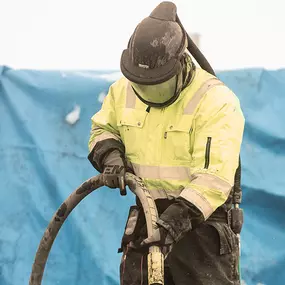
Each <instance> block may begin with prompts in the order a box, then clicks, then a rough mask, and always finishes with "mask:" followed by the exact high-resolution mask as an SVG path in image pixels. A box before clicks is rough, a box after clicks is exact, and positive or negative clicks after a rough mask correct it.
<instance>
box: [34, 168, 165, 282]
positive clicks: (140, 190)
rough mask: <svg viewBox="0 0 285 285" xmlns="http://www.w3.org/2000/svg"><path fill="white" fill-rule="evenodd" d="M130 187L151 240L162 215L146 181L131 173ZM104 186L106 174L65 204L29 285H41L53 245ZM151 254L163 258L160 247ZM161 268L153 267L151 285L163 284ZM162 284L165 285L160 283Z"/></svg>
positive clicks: (54, 219)
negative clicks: (72, 216) (71, 217)
mask: <svg viewBox="0 0 285 285" xmlns="http://www.w3.org/2000/svg"><path fill="white" fill-rule="evenodd" d="M125 181H126V184H127V185H128V186H129V188H130V190H131V191H132V192H133V193H134V194H135V195H136V196H137V197H138V198H139V200H140V202H141V204H142V207H143V210H144V213H145V218H146V224H147V232H148V236H151V235H152V233H153V230H154V226H156V221H157V220H158V213H157V209H156V206H155V203H154V200H153V199H152V196H151V195H150V192H149V190H148V189H147V188H146V187H145V186H144V183H143V182H142V180H141V179H140V178H138V177H136V176H135V175H133V174H131V173H126V177H125ZM101 186H103V180H102V174H100V175H98V176H94V177H92V178H90V179H88V180H87V181H85V182H84V183H82V184H81V185H80V186H79V187H78V188H77V189H76V190H75V191H74V192H73V193H72V194H71V195H70V196H69V197H68V198H67V199H66V200H65V201H64V203H62V204H61V206H60V208H59V209H58V210H57V212H56V213H55V214H54V216H53V217H52V219H51V221H50V223H49V225H48V227H47V229H46V231H45V233H44V235H43V237H42V239H41V241H40V244H39V247H38V250H37V253H36V256H35V260H34V263H33V267H32V272H31V276H30V281H29V285H41V282H42V278H43V274H44V270H45V266H46V262H47V259H48V256H49V253H50V250H51V247H52V245H53V242H54V240H55V238H56V236H57V234H58V232H59V230H60V228H61V226H62V225H63V223H64V221H65V220H66V218H67V217H68V215H69V214H70V213H71V211H72V210H73V209H74V208H75V207H76V206H77V205H78V203H79V202H80V201H81V200H82V199H84V198H85V197H86V196H87V195H89V194H90V193H92V192H93V191H94V190H96V189H98V188H99V187H101ZM149 252H150V253H151V254H162V253H161V250H160V248H159V247H157V246H150V247H149ZM160 263H161V264H160V266H157V265H158V264H157V260H156V264H152V263H150V264H149V268H150V269H151V270H150V271H151V272H152V275H151V276H149V279H150V280H151V281H153V282H151V283H149V284H153V285H154V284H163V264H162V260H161V262H160ZM160 281H161V282H160Z"/></svg>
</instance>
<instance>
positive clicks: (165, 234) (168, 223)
mask: <svg viewBox="0 0 285 285" xmlns="http://www.w3.org/2000/svg"><path fill="white" fill-rule="evenodd" d="M201 215H202V214H201V212H200V211H199V210H198V209H196V207H195V206H194V205H192V204H191V203H189V202H188V201H186V200H185V199H183V198H181V197H179V198H177V199H176V200H175V202H174V203H173V204H171V205H170V206H169V207H168V208H167V209H166V210H165V211H164V212H163V213H162V214H161V216H160V217H159V220H158V221H157V225H158V227H157V229H155V231H154V233H153V235H152V236H151V237H149V238H147V239H145V240H143V242H142V243H141V245H148V244H152V243H158V244H160V245H170V244H172V243H174V242H178V241H179V240H180V239H181V238H183V237H184V236H185V234H186V233H187V232H188V231H190V230H191V229H192V223H191V220H192V218H195V219H197V218H199V219H201Z"/></svg>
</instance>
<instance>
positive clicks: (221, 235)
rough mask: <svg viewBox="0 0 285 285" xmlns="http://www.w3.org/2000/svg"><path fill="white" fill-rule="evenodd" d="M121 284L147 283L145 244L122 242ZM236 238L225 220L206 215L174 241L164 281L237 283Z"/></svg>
mask: <svg viewBox="0 0 285 285" xmlns="http://www.w3.org/2000/svg"><path fill="white" fill-rule="evenodd" d="M122 249H123V255H122V260H121V264H120V285H147V284H148V280H147V279H148V277H147V254H148V250H147V248H132V247H130V246H129V244H125V245H124V246H123V248H122ZM238 262H239V250H238V238H237V236H236V234H235V233H234V232H233V231H232V230H231V228H230V226H229V225H228V223H227V222H226V221H224V222H223V221H215V219H209V220H208V221H206V222H204V223H202V224H200V225H199V226H197V227H196V228H195V229H194V230H192V231H190V232H188V233H187V234H186V235H185V236H184V237H183V238H182V239H181V240H180V241H178V242H177V243H176V244H174V246H173V248H172V251H171V252H170V253H169V255H168V256H167V258H166V260H165V264H164V277H165V285H240V280H239V273H238Z"/></svg>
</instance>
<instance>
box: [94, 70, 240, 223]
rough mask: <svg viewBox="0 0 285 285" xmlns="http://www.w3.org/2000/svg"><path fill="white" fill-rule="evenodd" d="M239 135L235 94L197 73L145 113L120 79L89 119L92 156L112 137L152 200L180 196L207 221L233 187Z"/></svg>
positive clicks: (129, 87)
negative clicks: (169, 98)
mask: <svg viewBox="0 0 285 285" xmlns="http://www.w3.org/2000/svg"><path fill="white" fill-rule="evenodd" d="M243 130H244V116H243V113H242V111H241V107H240V103H239V100H238V98H237V97H236V95H235V94H234V93H233V92H232V91H231V90H230V89H229V88H228V87H226V86H225V85H224V84H223V83H222V82H221V81H220V80H218V79H217V78H216V77H214V76H212V75H210V74H209V73H207V72H206V71H204V70H202V69H198V68H197V70H196V72H195V75H194V79H193V81H192V82H191V84H190V85H188V86H187V87H186V88H185V89H184V90H183V91H182V92H181V94H180V96H179V98H178V99H177V101H175V102H174V103H173V104H172V105H170V106H168V107H166V108H149V107H148V106H147V105H145V104H144V103H143V102H141V101H140V100H139V99H138V98H137V97H136V95H135V93H134V91H133V89H132V87H131V85H130V82H129V81H128V80H127V79H126V78H124V77H122V78H121V79H119V80H118V81H116V82H115V83H114V84H112V85H111V87H110V89H109V92H108V95H107V96H106V97H105V100H104V102H103V105H102V108H101V110H100V111H99V112H97V113H96V114H95V115H94V116H93V117H92V130H91V136H90V141H89V150H90V151H91V150H92V149H93V148H94V147H95V145H96V144H97V143H98V142H102V141H104V140H106V139H110V138H113V139H115V140H117V141H119V142H121V143H122V144H123V145H124V146H125V155H126V158H127V161H128V162H129V163H131V164H132V167H133V169H134V171H135V174H136V175H137V176H139V177H141V178H142V179H143V180H144V182H145V184H146V186H147V187H148V188H149V189H150V190H151V193H152V195H153V197H154V198H166V197H167V198H169V199H171V198H173V197H178V196H179V195H180V196H181V197H183V198H184V199H186V200H188V201H189V202H191V203H192V204H194V205H195V206H196V207H197V208H198V209H199V210H200V211H201V212H202V213H203V216H204V218H205V219H207V218H208V217H209V216H210V215H211V214H212V213H213V212H214V211H215V210H216V209H217V208H218V207H219V206H221V205H223V204H224V203H225V201H226V200H227V198H228V196H229V193H230V191H231V189H232V187H233V185H234V175H235V171H236V169H237V167H238V161H239V153H240V147H241V143H242V136H243Z"/></svg>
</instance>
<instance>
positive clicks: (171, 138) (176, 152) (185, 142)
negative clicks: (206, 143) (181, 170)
mask: <svg viewBox="0 0 285 285" xmlns="http://www.w3.org/2000/svg"><path fill="white" fill-rule="evenodd" d="M191 132H192V118H189V116H187V120H186V118H183V119H181V120H180V121H179V122H176V123H173V124H169V125H168V126H167V128H166V131H165V133H164V153H166V154H167V153H168V154H169V155H171V157H170V159H171V160H180V161H184V162H185V161H190V160H191V155H190V135H191ZM170 150H171V153H170Z"/></svg>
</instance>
